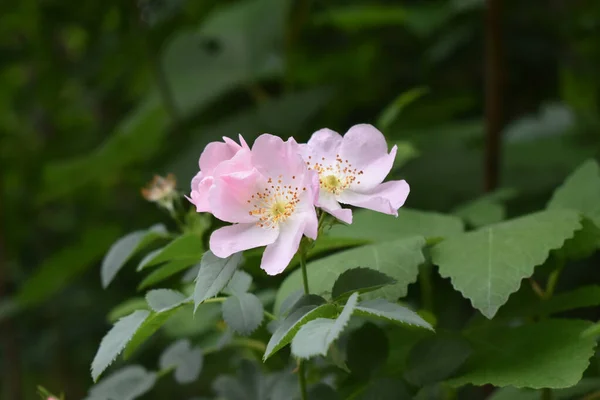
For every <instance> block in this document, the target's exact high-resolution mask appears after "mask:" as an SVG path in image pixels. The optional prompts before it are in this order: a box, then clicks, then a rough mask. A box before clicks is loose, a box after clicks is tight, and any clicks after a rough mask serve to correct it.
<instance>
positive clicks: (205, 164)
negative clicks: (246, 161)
mask: <svg viewBox="0 0 600 400" xmlns="http://www.w3.org/2000/svg"><path fill="white" fill-rule="evenodd" d="M234 143H235V142H234ZM235 153H236V151H235V150H232V149H231V146H230V145H228V144H226V143H221V142H211V143H209V144H207V145H206V147H205V148H204V151H203V152H202V154H201V155H200V161H199V162H198V164H199V165H200V170H201V171H202V172H204V174H205V176H208V175H212V173H213V171H214V170H215V168H217V166H218V165H219V164H220V163H221V162H223V161H225V160H229V159H230V158H231V157H233V156H234V155H235Z"/></svg>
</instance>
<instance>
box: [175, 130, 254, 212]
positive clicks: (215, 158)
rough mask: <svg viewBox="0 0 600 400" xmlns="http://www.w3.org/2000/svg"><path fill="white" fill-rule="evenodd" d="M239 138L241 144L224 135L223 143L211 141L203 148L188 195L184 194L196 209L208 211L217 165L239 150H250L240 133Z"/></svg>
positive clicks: (229, 158)
mask: <svg viewBox="0 0 600 400" xmlns="http://www.w3.org/2000/svg"><path fill="white" fill-rule="evenodd" d="M239 138H240V144H241V146H240V145H239V144H237V143H236V142H235V141H233V140H231V139H230V138H227V137H224V138H223V141H224V143H222V142H211V143H209V144H208V145H207V146H206V147H205V148H204V151H203V152H202V154H201V155H200V160H199V162H198V164H199V165H200V172H198V173H197V174H196V176H195V177H194V178H193V179H192V190H191V193H190V197H187V196H186V197H187V199H188V200H189V201H190V202H192V204H194V205H195V206H196V211H198V212H210V205H209V203H208V191H209V189H210V188H211V186H212V184H213V180H214V178H215V170H216V169H217V167H218V166H219V165H220V164H221V163H223V162H224V161H228V160H231V159H232V158H233V156H235V155H236V154H237V153H238V152H239V151H240V150H247V151H249V150H250V148H249V147H248V145H247V144H246V142H245V141H244V138H243V137H242V135H239Z"/></svg>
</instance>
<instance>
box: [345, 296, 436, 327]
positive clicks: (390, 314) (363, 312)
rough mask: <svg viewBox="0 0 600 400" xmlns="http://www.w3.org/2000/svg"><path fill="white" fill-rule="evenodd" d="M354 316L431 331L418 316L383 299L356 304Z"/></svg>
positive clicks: (426, 323)
mask: <svg viewBox="0 0 600 400" xmlns="http://www.w3.org/2000/svg"><path fill="white" fill-rule="evenodd" d="M354 315H360V316H362V317H370V318H376V319H381V320H384V321H388V322H392V323H396V324H407V325H414V326H419V327H421V328H426V329H429V330H433V327H432V326H431V325H430V324H429V323H428V322H427V321H425V320H424V319H423V318H421V317H420V316H419V314H417V313H415V312H413V311H411V310H409V309H408V308H406V307H402V306H401V305H399V304H396V303H390V302H389V301H387V300H385V299H373V300H367V301H363V302H360V303H358V305H357V306H356V310H355V311H354Z"/></svg>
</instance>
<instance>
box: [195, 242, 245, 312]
mask: <svg viewBox="0 0 600 400" xmlns="http://www.w3.org/2000/svg"><path fill="white" fill-rule="evenodd" d="M241 261H242V253H236V254H233V255H231V256H230V257H227V258H219V257H217V256H215V255H214V254H213V253H212V252H211V251H207V252H206V253H204V256H202V261H201V262H200V271H198V276H197V277H196V286H195V288H194V307H195V308H198V305H199V304H200V303H202V302H203V301H204V300H206V299H209V298H211V297H214V296H216V295H217V294H219V292H220V291H221V290H223V288H224V287H225V286H226V285H227V283H229V280H230V279H231V277H232V276H233V274H234V273H235V271H236V270H237V268H238V267H239V265H240V263H241Z"/></svg>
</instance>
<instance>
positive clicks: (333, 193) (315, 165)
mask: <svg viewBox="0 0 600 400" xmlns="http://www.w3.org/2000/svg"><path fill="white" fill-rule="evenodd" d="M396 150H397V147H396V146H394V147H393V148H392V151H391V152H390V153H389V154H388V152H387V143H386V141H385V138H384V136H383V134H382V133H381V132H379V131H378V130H377V129H376V128H375V127H373V126H372V125H367V124H361V125H355V126H353V127H352V128H350V130H348V132H346V134H345V135H344V136H343V137H342V136H341V135H340V134H338V133H337V132H334V131H332V130H330V129H321V130H319V131H317V132H315V133H314V134H313V135H312V137H311V138H310V140H309V141H308V143H307V144H304V145H300V151H301V154H302V157H303V158H304V161H305V162H306V164H307V165H308V167H309V168H310V169H313V170H315V171H318V173H319V183H320V191H319V197H318V202H317V206H319V207H321V208H322V209H323V210H325V211H327V212H328V213H330V214H331V215H333V216H335V217H336V218H338V219H339V220H341V221H344V222H346V223H352V211H351V210H349V209H346V208H342V207H341V206H340V204H339V203H342V204H350V205H353V206H356V207H362V208H368V209H371V210H375V211H379V212H382V213H384V214H391V215H395V216H398V209H399V208H400V207H402V205H403V204H404V202H405V201H406V198H407V197H408V193H409V191H410V188H409V186H408V184H407V183H406V182H405V181H403V180H402V181H390V182H385V183H382V182H383V179H384V178H385V177H386V176H387V175H388V173H389V172H390V170H391V169H392V165H393V163H394V158H395V157H396Z"/></svg>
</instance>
